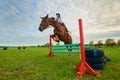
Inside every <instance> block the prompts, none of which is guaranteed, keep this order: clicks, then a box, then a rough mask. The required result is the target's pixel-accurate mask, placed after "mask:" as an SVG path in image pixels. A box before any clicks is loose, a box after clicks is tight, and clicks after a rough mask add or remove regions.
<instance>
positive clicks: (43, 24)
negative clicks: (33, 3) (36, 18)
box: [39, 15, 50, 31]
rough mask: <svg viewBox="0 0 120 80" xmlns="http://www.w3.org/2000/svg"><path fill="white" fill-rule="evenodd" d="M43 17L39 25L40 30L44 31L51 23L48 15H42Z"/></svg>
mask: <svg viewBox="0 0 120 80" xmlns="http://www.w3.org/2000/svg"><path fill="white" fill-rule="evenodd" d="M41 19H42V21H41V23H40V25H39V30H40V31H43V30H45V29H46V28H47V27H48V26H49V25H50V24H49V22H48V15H47V16H45V17H43V18H42V17H41Z"/></svg>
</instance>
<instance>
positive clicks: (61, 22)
mask: <svg viewBox="0 0 120 80" xmlns="http://www.w3.org/2000/svg"><path fill="white" fill-rule="evenodd" d="M56 17H57V18H56V21H57V22H58V23H60V24H61V25H62V26H63V27H64V28H65V30H66V31H67V32H68V29H67V28H66V26H65V24H64V23H63V21H62V19H61V16H60V13H56Z"/></svg>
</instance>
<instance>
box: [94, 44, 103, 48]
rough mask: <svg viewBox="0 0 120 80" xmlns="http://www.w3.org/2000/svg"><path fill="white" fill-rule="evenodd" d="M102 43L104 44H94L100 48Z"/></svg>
mask: <svg viewBox="0 0 120 80" xmlns="http://www.w3.org/2000/svg"><path fill="white" fill-rule="evenodd" d="M101 45H103V44H94V46H95V47H98V48H100V47H101Z"/></svg>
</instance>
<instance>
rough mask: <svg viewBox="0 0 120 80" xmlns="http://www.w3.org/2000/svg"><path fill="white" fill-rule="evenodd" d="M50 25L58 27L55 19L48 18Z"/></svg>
mask: <svg viewBox="0 0 120 80" xmlns="http://www.w3.org/2000/svg"><path fill="white" fill-rule="evenodd" d="M49 22H50V25H51V26H53V27H54V28H55V29H59V26H60V24H59V23H57V22H56V21H53V20H49Z"/></svg>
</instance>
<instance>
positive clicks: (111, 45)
mask: <svg viewBox="0 0 120 80" xmlns="http://www.w3.org/2000/svg"><path fill="white" fill-rule="evenodd" d="M115 45H116V43H115V42H113V43H108V44H106V46H108V47H113V46H115Z"/></svg>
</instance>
